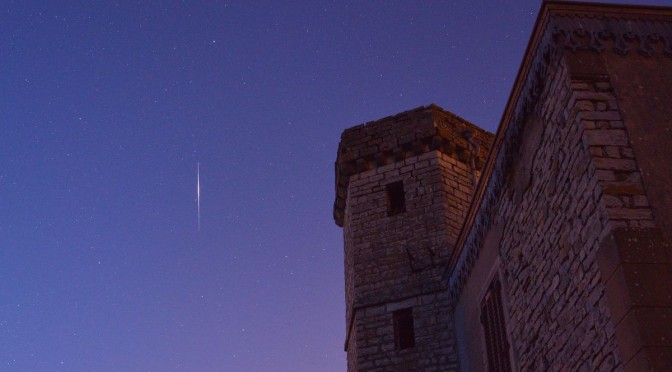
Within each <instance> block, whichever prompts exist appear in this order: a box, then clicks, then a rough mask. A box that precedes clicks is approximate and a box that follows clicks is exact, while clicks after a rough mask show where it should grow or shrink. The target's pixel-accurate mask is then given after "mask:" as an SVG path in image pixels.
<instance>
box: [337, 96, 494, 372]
mask: <svg viewBox="0 0 672 372" xmlns="http://www.w3.org/2000/svg"><path fill="white" fill-rule="evenodd" d="M491 138H492V135H491V134H490V133H487V132H485V131H482V130H480V129H478V128H477V127H475V126H473V125H471V124H469V123H467V122H464V121H463V120H462V119H459V118H458V117H456V116H454V115H452V114H450V113H446V112H444V111H443V110H441V109H440V108H438V107H436V106H428V107H423V108H419V109H416V110H412V111H409V112H406V113H403V114H400V115H397V116H394V117H391V118H385V119H382V120H380V121H377V122H373V123H369V124H367V125H364V126H358V127H354V128H352V129H349V130H347V131H345V132H344V134H343V136H342V140H341V144H340V146H339V149H340V150H339V158H338V161H337V165H336V168H337V201H336V203H335V213H334V215H335V217H336V220H337V223H341V224H342V225H343V231H344V241H345V278H346V304H347V308H346V317H347V324H348V332H347V340H346V351H347V352H348V366H349V367H348V368H349V370H357V371H367V370H395V371H396V370H409V371H413V370H418V369H420V370H445V368H446V366H448V365H453V366H455V365H456V356H455V353H454V352H453V351H451V350H453V349H454V347H453V345H452V344H451V342H452V341H453V338H452V337H451V335H450V333H451V330H450V328H449V327H450V324H448V323H446V322H445V321H444V319H445V318H446V317H448V315H449V308H450V306H449V304H448V302H447V297H446V293H445V283H443V282H442V280H441V278H442V275H443V273H444V271H445V267H446V264H447V260H448V257H450V254H451V252H452V250H451V247H453V246H454V244H455V239H456V237H457V234H458V233H459V229H460V228H461V226H462V220H463V219H464V216H465V215H466V211H467V208H468V206H469V202H470V197H471V194H472V192H473V189H474V187H475V180H477V179H478V177H479V176H480V170H479V168H480V166H482V164H483V162H484V159H485V156H486V154H487V150H488V147H487V144H488V142H489V140H491ZM374 149H375V151H374ZM394 182H402V183H403V188H404V196H405V211H404V212H402V213H398V214H392V215H390V214H389V211H388V195H387V191H386V189H387V185H389V184H391V183H394ZM339 188H340V191H339ZM405 307H410V308H412V309H413V320H414V325H415V346H414V347H412V348H409V349H398V348H397V347H395V333H394V320H393V313H394V311H395V310H399V309H402V308H405ZM399 368H401V369H399Z"/></svg>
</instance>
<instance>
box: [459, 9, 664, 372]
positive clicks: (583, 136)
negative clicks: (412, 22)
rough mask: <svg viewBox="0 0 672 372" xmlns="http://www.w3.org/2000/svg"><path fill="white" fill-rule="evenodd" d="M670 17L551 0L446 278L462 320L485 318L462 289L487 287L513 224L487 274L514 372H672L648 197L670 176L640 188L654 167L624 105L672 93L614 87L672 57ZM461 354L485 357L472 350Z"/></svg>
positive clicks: (659, 251)
mask: <svg viewBox="0 0 672 372" xmlns="http://www.w3.org/2000/svg"><path fill="white" fill-rule="evenodd" d="M671 21H672V13H671V12H670V10H669V9H666V10H665V9H656V8H628V7H626V8H625V9H623V8H618V7H616V6H608V5H586V4H565V3H551V2H548V3H546V4H544V9H543V10H542V15H541V16H540V20H539V21H538V24H537V26H536V33H535V35H534V36H533V42H532V44H531V46H530V49H528V52H527V54H526V60H525V62H524V63H523V67H522V70H521V74H520V75H519V76H520V77H521V78H519V80H518V82H517V84H516V86H515V87H514V93H513V94H512V100H511V101H510V102H509V106H508V107H507V111H506V112H505V115H504V121H503V122H502V127H501V128H500V131H499V132H498V136H497V138H496V140H495V143H494V144H493V148H494V150H493V153H492V154H491V158H490V159H489V162H488V164H486V167H485V169H484V179H486V180H487V182H485V183H484V184H482V185H481V186H480V187H479V189H478V190H477V191H476V193H475V198H476V200H475V201H474V203H473V204H472V208H471V210H470V212H469V213H468V215H467V218H466V222H465V223H466V226H465V228H464V229H463V230H462V231H463V234H462V235H461V236H460V237H458V242H457V245H456V248H455V252H456V255H455V257H454V260H453V261H452V262H451V265H450V266H449V270H448V272H447V275H448V279H447V280H448V281H449V283H450V287H449V290H450V293H451V298H452V299H453V301H451V304H452V303H455V305H456V307H457V310H458V311H459V312H460V313H464V312H465V311H469V310H471V311H478V310H479V308H478V306H479V304H478V300H479V299H478V297H477V296H476V297H474V296H473V294H470V293H466V292H465V291H464V289H465V288H467V290H468V291H473V290H474V288H473V287H474V286H473V282H475V281H476V282H477V281H478V280H477V278H475V277H473V276H472V275H471V272H472V268H477V269H478V270H480V271H479V272H482V271H483V269H482V268H479V264H481V263H482V261H483V260H485V259H486V258H485V257H480V256H479V254H480V252H481V251H483V250H484V249H486V248H487V246H488V244H489V243H488V242H487V239H486V236H490V235H491V233H492V231H493V230H496V229H499V228H500V226H502V225H503V226H504V227H503V228H504V231H503V232H502V233H500V234H499V235H498V236H500V238H499V241H498V243H495V247H494V248H495V250H496V251H498V252H497V255H498V259H496V260H493V259H491V258H490V260H491V264H490V265H491V266H492V267H493V268H494V269H495V271H497V272H498V273H499V275H501V277H502V278H503V279H504V283H503V290H504V296H505V297H506V301H505V303H506V304H507V306H506V309H505V311H506V313H507V331H508V334H509V337H510V341H511V350H510V353H511V356H512V359H513V361H514V363H513V364H514V367H515V368H519V369H521V370H609V371H610V370H614V369H616V370H622V369H625V370H633V371H640V370H669V369H670V368H671V367H672V355H671V354H670V348H669V345H672V344H671V342H670V337H671V336H672V332H671V331H670V328H671V326H670V324H671V323H670V321H669V320H670V319H672V313H670V305H672V295H670V290H669V288H672V270H671V265H670V262H671V257H670V249H669V248H670V246H669V243H668V242H666V241H665V236H666V232H665V229H663V230H662V231H661V230H660V229H659V228H660V227H664V226H665V224H666V222H665V221H666V220H664V219H663V220H659V221H656V219H655V218H654V217H655V215H654V213H653V208H652V207H655V205H654V204H653V203H652V202H651V199H650V197H649V196H650V192H649V190H654V189H656V188H657V186H656V184H657V183H658V182H664V183H666V184H668V185H669V182H670V179H669V177H665V178H663V179H660V180H659V179H654V180H652V181H653V182H652V183H649V184H648V185H647V184H645V183H644V182H642V181H643V178H644V177H643V176H644V174H643V173H642V171H641V169H642V164H646V163H647V162H649V161H655V159H656V158H654V157H651V156H653V154H652V153H650V154H649V157H648V158H647V157H641V158H638V157H637V153H636V151H634V150H635V148H634V146H633V145H632V144H633V142H632V138H631V137H630V134H629V133H630V132H637V131H641V128H638V127H637V128H636V127H634V124H633V125H629V124H628V122H629V120H628V119H627V113H626V111H627V110H624V109H623V108H622V106H623V105H624V102H623V101H625V104H626V105H627V104H634V106H635V107H638V108H639V107H641V106H642V105H646V104H647V102H654V103H655V101H656V100H659V99H660V97H658V95H661V96H663V95H667V96H669V94H671V93H672V88H671V87H669V86H668V87H667V88H662V89H661V86H659V85H657V84H658V83H657V82H652V80H650V79H649V84H652V85H651V89H650V91H651V92H655V94H649V95H648V96H647V95H646V94H643V95H642V96H643V97H640V98H642V99H641V100H639V101H637V102H636V103H635V102H634V101H628V100H627V98H629V97H628V96H630V95H631V93H630V92H631V91H632V87H631V86H629V87H626V88H624V89H622V90H621V92H620V94H619V91H618V85H617V86H616V88H617V89H614V85H613V84H612V77H617V76H615V75H612V74H614V73H617V74H619V75H620V76H623V77H624V79H623V80H626V78H625V77H626V76H627V78H630V77H631V76H633V73H632V72H633V71H635V70H636V69H637V68H638V67H637V66H636V65H634V64H632V65H630V66H628V70H625V69H624V68H623V61H624V60H626V59H627V58H633V59H635V60H636V59H640V58H642V56H645V57H647V58H651V57H652V56H653V55H654V54H656V53H660V54H663V55H664V54H668V55H672V54H670V53H668V49H669V45H670V44H669V43H670V41H671V40H672V32H671V30H672V28H671V27H670V26H671V25H672V22H671ZM661 32H667V34H665V33H662V34H661ZM635 51H637V53H638V55H637V56H635V57H632V54H634V53H635ZM628 54H630V55H628ZM656 58H658V57H656ZM664 58H669V57H664ZM647 64H648V65H649V66H650V67H651V73H653V71H656V70H658V71H659V70H661V69H662V70H663V71H666V70H665V68H666V66H670V64H669V62H668V60H667V59H665V60H661V59H660V58H658V60H657V61H656V62H654V63H652V61H651V60H650V59H649V60H647V62H646V63H644V64H642V63H641V62H640V63H639V65H640V66H642V65H647ZM619 69H620V71H619ZM640 74H641V73H640ZM627 80H630V79H627ZM643 80H644V79H640V80H639V81H640V82H642V81H643ZM620 84H623V85H627V84H630V85H632V83H630V82H628V83H627V84H624V83H623V81H621V82H620ZM639 89H641V91H647V88H645V87H643V86H641V85H640V86H639ZM648 107H649V110H648V111H651V110H653V111H654V112H655V111H658V112H663V111H662V110H661V109H660V108H659V107H655V105H654V104H650V105H649V106H648ZM630 112H632V111H630ZM651 116H652V117H653V119H654V120H656V121H655V122H654V123H655V124H654V123H641V121H640V123H639V124H640V125H649V126H650V127H651V128H652V129H654V128H655V129H657V130H658V133H660V135H661V136H665V135H666V134H667V132H666V131H665V129H664V128H665V125H661V124H662V123H665V121H667V122H668V125H669V116H664V115H662V116H661V115H660V114H658V116H657V117H656V114H653V115H651ZM630 120H637V119H630ZM668 128H669V126H668ZM671 144H672V142H671V141H669V140H668V142H667V146H660V147H659V150H658V151H659V153H662V152H664V151H661V150H660V149H661V148H662V149H664V148H669V147H670V145H671ZM656 146H658V144H656ZM645 149H646V148H643V150H645ZM668 152H669V151H668ZM640 153H645V151H640ZM660 200H664V198H662V197H661V199H660ZM662 205H665V202H664V201H661V204H659V206H662ZM667 236H669V235H667ZM490 244H491V243H490ZM486 256H487V255H486ZM481 266H482V265H481ZM647 271H651V272H652V273H653V272H655V274H644V273H646V272H647ZM654 276H655V277H656V278H657V279H658V280H659V282H656V280H654V279H653V277H654ZM661 282H662V283H661ZM663 283H664V284H663ZM486 284H487V283H486ZM663 287H665V288H666V290H663V289H662V288H663ZM465 309H466V310H465ZM458 326H459V325H458ZM458 328H459V327H458ZM458 334H461V333H460V332H458ZM469 337H473V336H467V337H466V338H469ZM477 337H481V338H482V337H483V336H482V335H479V336H477ZM457 342H458V343H469V342H470V340H469V339H464V340H462V339H458V340H457ZM470 344H472V345H473V344H474V343H473V342H472V343H470ZM463 355H464V356H466V357H467V358H469V357H471V358H472V359H478V358H479V357H481V355H478V353H471V354H470V353H469V351H468V350H467V351H464V352H463V353H461V354H460V357H462V356H463ZM461 362H462V363H461V365H462V366H464V365H469V366H470V367H471V366H473V365H474V363H478V362H480V363H481V366H482V365H483V362H482V361H477V360H466V361H465V360H462V361H461ZM481 368H483V367H481ZM470 370H480V369H478V368H470Z"/></svg>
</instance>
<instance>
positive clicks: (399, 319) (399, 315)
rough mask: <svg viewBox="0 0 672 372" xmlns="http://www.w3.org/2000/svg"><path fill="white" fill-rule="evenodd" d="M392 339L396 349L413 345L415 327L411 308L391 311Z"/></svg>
mask: <svg viewBox="0 0 672 372" xmlns="http://www.w3.org/2000/svg"><path fill="white" fill-rule="evenodd" d="M393 318H394V341H395V344H396V347H397V350H401V349H408V348H411V347H414V346H415V329H414V326H413V308H411V307H409V308H406V309H401V310H397V311H395V312H394V313H393Z"/></svg>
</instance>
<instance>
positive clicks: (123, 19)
mask: <svg viewBox="0 0 672 372" xmlns="http://www.w3.org/2000/svg"><path fill="white" fill-rule="evenodd" d="M647 3H650V4H660V5H663V4H669V0H667V1H657V2H656V1H653V0H651V1H647ZM539 5H540V1H539V0H525V1H522V0H521V1H485V0H482V1H416V2H410V1H345V2H341V1H303V2H294V1H290V2H279V1H251V0H250V1H203V2H196V1H181V2H178V1H169V0H151V1H150V0H147V1H137V2H136V1H123V2H118V3H117V2H111V1H99V2H95V4H94V3H93V2H90V1H69V2H60V1H43V2H36V1H35V2H33V1H5V2H3V6H2V8H1V9H0V11H1V16H0V50H1V54H0V68H1V71H2V73H0V93H1V95H2V100H0V128H1V131H0V370H3V371H5V370H7V371H58V370H63V371H94V370H95V371H169V370H186V371H292V372H296V371H299V372H300V371H344V370H345V358H346V355H345V352H344V351H343V342H344V339H345V315H344V314H345V304H344V293H343V291H344V289H343V287H344V282H343V281H344V279H343V253H342V252H343V248H342V247H343V243H342V235H341V234H342V231H341V229H340V228H338V227H337V226H336V225H335V224H334V222H333V220H332V203H333V198H334V185H333V183H334V169H333V162H334V160H335V157H336V148H337V145H338V141H339V138H340V133H341V132H342V131H343V130H344V129H345V128H348V127H351V126H354V125H356V124H360V123H362V122H366V121H370V120H375V119H379V118H382V117H385V116H388V115H392V114H396V113H398V112H402V111H406V110H409V109H412V108H415V107H417V106H421V105H427V104H429V103H432V102H433V103H436V104H438V105H440V106H442V107H443V108H445V109H447V110H449V111H452V112H454V113H456V114H458V115H460V116H462V117H464V118H465V119H467V120H470V121H472V122H473V123H475V124H477V125H479V126H482V127H484V128H486V129H488V130H490V131H494V130H495V129H496V125H497V124H498V122H499V119H500V115H501V112H502V109H503V107H504V103H505V100H506V99H507V97H508V94H509V91H510V89H511V86H512V83H513V79H514V78H515V74H516V71H517V68H518V66H519V63H520V61H521V58H522V55H523V52H524V48H525V46H526V43H527V40H528V37H529V33H530V30H531V28H532V25H533V23H534V20H535V17H536V14H537V11H538V8H539ZM197 162H200V170H201V218H202V219H201V224H202V225H201V230H200V231H197V205H196V164H197Z"/></svg>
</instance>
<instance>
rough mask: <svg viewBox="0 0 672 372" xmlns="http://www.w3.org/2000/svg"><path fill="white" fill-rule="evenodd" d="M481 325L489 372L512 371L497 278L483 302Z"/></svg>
mask: <svg viewBox="0 0 672 372" xmlns="http://www.w3.org/2000/svg"><path fill="white" fill-rule="evenodd" d="M481 324H482V325H483V332H484V334H485V351H486V354H487V367H488V368H487V370H488V371H502V372H509V371H511V360H510V358H509V341H508V337H507V334H506V324H505V322H504V309H503V306H502V293H501V285H500V284H499V280H498V279H497V278H495V280H493V281H492V283H491V284H490V287H489V288H488V291H487V292H486V293H485V296H484V297H483V300H482V301H481Z"/></svg>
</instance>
